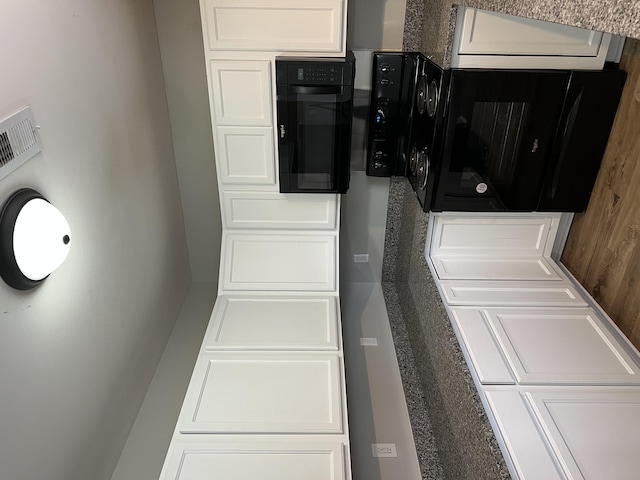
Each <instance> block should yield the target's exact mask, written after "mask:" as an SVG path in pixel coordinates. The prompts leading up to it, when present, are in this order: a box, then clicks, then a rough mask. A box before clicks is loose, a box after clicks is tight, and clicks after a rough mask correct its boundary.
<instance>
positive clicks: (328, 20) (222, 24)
mask: <svg viewBox="0 0 640 480" xmlns="http://www.w3.org/2000/svg"><path fill="white" fill-rule="evenodd" d="M343 10H344V3H343V2H342V1H341V0H306V1H304V2H300V1H298V0H270V1H269V2H264V1H260V0H202V16H203V25H204V29H205V39H206V40H205V41H207V44H208V48H209V49H210V50H251V51H257V50H258V51H259V50H262V51H265V50H267V51H299V52H305V51H315V52H338V53H339V52H341V51H343V50H344V32H345V22H344V12H343Z"/></svg>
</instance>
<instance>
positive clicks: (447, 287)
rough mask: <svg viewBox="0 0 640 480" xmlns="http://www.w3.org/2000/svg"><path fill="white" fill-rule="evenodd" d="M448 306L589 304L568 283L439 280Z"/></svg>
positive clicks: (556, 305)
mask: <svg viewBox="0 0 640 480" xmlns="http://www.w3.org/2000/svg"><path fill="white" fill-rule="evenodd" d="M440 285H441V286H442V291H443V293H444V298H445V301H446V302H447V304H448V305H452V306H453V305H470V306H472V305H479V306H485V305H486V306H490V305H495V306H518V305H521V306H538V307H586V306H587V304H586V302H585V301H584V300H583V299H582V297H581V296H580V295H579V294H578V292H577V291H576V289H575V288H574V287H573V285H571V284H570V283H569V282H566V281H560V282H554V281H548V282H544V283H541V282H523V281H520V282H513V281H511V282H506V281H496V282H492V281H486V280H476V281H473V280H444V281H442V282H440Z"/></svg>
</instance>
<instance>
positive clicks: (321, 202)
mask: <svg viewBox="0 0 640 480" xmlns="http://www.w3.org/2000/svg"><path fill="white" fill-rule="evenodd" d="M339 210H340V198H339V197H338V196H337V195H332V194H310V193H308V194H302V193H296V194H281V193H277V192H247V191H225V192H223V194H222V216H223V218H224V221H225V225H227V226H228V227H229V228H238V229H295V230H335V229H337V228H338V217H339Z"/></svg>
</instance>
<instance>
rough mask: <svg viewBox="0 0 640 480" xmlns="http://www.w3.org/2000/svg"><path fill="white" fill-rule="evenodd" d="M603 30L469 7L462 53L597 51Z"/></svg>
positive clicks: (591, 53)
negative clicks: (597, 30) (596, 30)
mask: <svg viewBox="0 0 640 480" xmlns="http://www.w3.org/2000/svg"><path fill="white" fill-rule="evenodd" d="M601 41H602V32H594V31H593V30H587V29H584V28H578V27H571V26H567V25H561V24H559V23H552V22H543V21H540V20H533V19H531V18H523V17H515V16H513V15H506V14H503V13H497V12H490V11H486V10H478V9H475V8H467V9H465V12H464V22H463V24H462V35H461V40H460V48H459V53H462V54H465V53H469V54H490V55H500V54H503V55H567V56H591V57H595V56H597V55H598V50H599V48H600V42H601Z"/></svg>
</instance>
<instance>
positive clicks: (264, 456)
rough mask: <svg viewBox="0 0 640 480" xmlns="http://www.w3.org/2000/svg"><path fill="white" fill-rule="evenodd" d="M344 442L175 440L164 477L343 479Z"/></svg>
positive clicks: (195, 479) (182, 479)
mask: <svg viewBox="0 0 640 480" xmlns="http://www.w3.org/2000/svg"><path fill="white" fill-rule="evenodd" d="M344 448H345V446H344V445H343V444H341V443H337V442H322V441H316V442H305V443H303V444H301V443H299V442H298V443H293V442H290V443H282V442H262V443H256V442H249V441H247V442H242V443H238V444H234V445H230V444H229V443H222V442H215V441H200V442H198V443H197V444H193V443H189V442H177V441H174V442H173V443H172V444H171V447H170V450H169V453H168V455H167V460H166V462H165V465H164V468H163V470H162V474H161V475H160V479H161V480H202V479H204V478H212V479H213V478H223V477H222V475H223V472H224V478H239V479H240V478H241V479H260V480H282V479H284V478H295V479H302V478H304V479H305V480H343V479H344V478H345V474H344V472H345V471H347V468H348V467H347V465H346V464H345V455H344Z"/></svg>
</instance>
